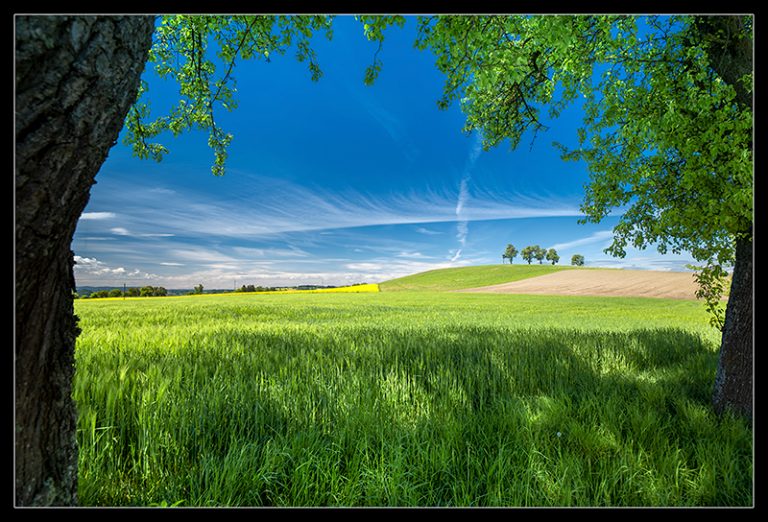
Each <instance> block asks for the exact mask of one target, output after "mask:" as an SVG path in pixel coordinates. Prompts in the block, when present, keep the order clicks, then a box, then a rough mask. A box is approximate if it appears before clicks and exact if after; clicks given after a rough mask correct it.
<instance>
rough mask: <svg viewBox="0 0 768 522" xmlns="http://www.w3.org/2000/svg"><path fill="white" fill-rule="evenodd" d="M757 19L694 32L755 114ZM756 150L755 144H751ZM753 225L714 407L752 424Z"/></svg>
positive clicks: (741, 246)
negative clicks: (752, 27)
mask: <svg viewBox="0 0 768 522" xmlns="http://www.w3.org/2000/svg"><path fill="white" fill-rule="evenodd" d="M752 21H753V17H752V16H751V15H741V16H735V15H726V16H720V15H718V16H697V17H696V18H695V20H694V25H693V27H694V28H695V30H696V31H697V32H698V36H697V38H696V40H697V41H698V42H699V43H700V44H701V45H702V46H703V47H704V49H706V51H707V54H708V55H709V61H710V65H711V66H712V68H713V69H714V71H715V72H717V74H718V76H720V78H722V79H723V81H724V82H726V83H727V84H729V85H732V86H733V88H734V89H735V91H736V102H737V103H738V104H739V105H740V106H741V107H743V108H745V109H749V110H752V109H753V95H752V89H751V88H748V87H747V84H745V83H743V82H742V78H743V77H744V76H745V75H747V74H749V73H752V72H754V63H753V38H754V36H753V34H751V32H749V31H746V28H748V27H749V23H750V22H752ZM749 146H750V148H752V143H750V144H749ZM752 222H753V220H750V221H749V222H745V223H743V224H741V226H742V228H743V229H745V230H748V232H747V233H746V234H744V235H743V237H741V238H739V239H737V241H736V263H735V266H734V271H733V280H732V282H731V294H730V296H729V297H728V306H727V307H726V310H725V325H724V328H723V337H722V342H721V344H720V358H719V361H718V365H717V373H716V374H715V387H714V393H713V397H712V404H713V406H714V409H715V411H716V412H718V413H723V412H725V411H731V412H733V413H737V414H740V415H744V416H745V417H746V418H747V419H749V420H750V421H751V420H752V412H753V389H752V382H753V381H752V374H753V368H754V367H753V362H752V355H753V346H754V345H753V330H752V328H753V327H752V303H753V300H754V295H753V288H752Z"/></svg>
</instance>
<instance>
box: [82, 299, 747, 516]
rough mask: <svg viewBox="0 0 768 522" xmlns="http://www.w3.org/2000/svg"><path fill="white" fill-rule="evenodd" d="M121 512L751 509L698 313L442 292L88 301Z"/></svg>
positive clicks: (105, 480) (88, 472) (738, 448)
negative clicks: (713, 397)
mask: <svg viewBox="0 0 768 522" xmlns="http://www.w3.org/2000/svg"><path fill="white" fill-rule="evenodd" d="M75 311H76V313H77V315H78V316H79V317H80V327H81V328H82V334H81V335H80V337H79V338H78V341H77V348H76V375H75V383H74V391H73V395H74V398H75V401H76V403H77V406H78V410H79V418H78V443H79V448H80V460H79V485H78V495H79V500H80V502H81V504H82V505H91V506H94V505H109V506H123V505H129V506H136V505H138V506H146V505H179V506H750V505H752V502H753V497H752V492H753V489H752V487H753V482H752V462H753V453H752V431H751V429H750V428H749V426H748V425H747V424H746V423H745V422H743V421H742V420H740V419H735V418H730V417H723V418H717V417H716V416H714V415H713V413H712V412H711V410H710V406H709V401H710V393H711V388H712V383H713V378H714V371H715V367H716V363H717V348H718V341H719V336H718V335H717V333H718V332H717V331H716V330H714V329H712V328H711V327H710V326H709V325H708V323H707V316H706V314H705V312H704V310H703V306H702V305H701V303H699V302H695V301H685V300H666V299H648V298H635V299H630V298H596V297H565V296H535V295H530V296H523V295H484V294H455V293H449V292H434V291H431V292H430V291H410V292H383V293H349V294H344V293H315V294H264V295H243V294H241V295H222V296H216V295H203V296H190V297H178V298H144V299H141V298H138V299H125V300H85V301H83V300H79V301H76V303H75Z"/></svg>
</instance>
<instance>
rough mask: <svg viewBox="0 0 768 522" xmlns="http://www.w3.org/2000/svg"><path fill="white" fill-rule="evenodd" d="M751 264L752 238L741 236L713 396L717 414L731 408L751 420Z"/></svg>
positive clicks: (752, 295)
mask: <svg viewBox="0 0 768 522" xmlns="http://www.w3.org/2000/svg"><path fill="white" fill-rule="evenodd" d="M752 268H753V265H752V239H751V238H750V239H741V240H739V241H737V242H736V264H735V266H734V270H733V280H732V282H731V294H730V295H729V296H728V306H727V307H726V309H725V327H724V328H723V338H722V343H721V344H720V356H719V360H718V364H717V373H716V374H715V389H714V393H713V396H712V404H713V406H714V409H715V411H716V412H717V413H718V414H722V413H724V412H725V411H731V412H733V413H736V414H738V415H743V416H745V417H746V418H747V419H748V420H750V421H751V420H752V412H753V407H754V399H753V393H752V392H753V388H752V382H753V381H752V374H753V371H754V367H753V359H752V356H753V354H752V351H753V346H754V343H753V331H752V302H753V299H754V289H753V285H752V283H753V281H752Z"/></svg>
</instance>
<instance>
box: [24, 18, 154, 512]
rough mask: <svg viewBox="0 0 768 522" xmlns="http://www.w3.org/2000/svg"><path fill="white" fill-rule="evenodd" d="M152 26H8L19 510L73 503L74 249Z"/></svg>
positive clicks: (73, 21) (64, 21)
mask: <svg viewBox="0 0 768 522" xmlns="http://www.w3.org/2000/svg"><path fill="white" fill-rule="evenodd" d="M153 28H154V20H153V18H152V17H145V16H141V17H131V16H122V17H117V16H84V17H70V16H17V17H16V19H15V29H16V62H15V72H16V102H15V111H16V119H15V126H16V139H15V141H16V157H15V160H16V165H15V170H16V172H15V175H16V177H15V188H16V196H15V198H16V201H15V203H16V214H15V230H16V252H15V276H16V282H15V285H16V286H15V290H16V293H15V295H16V330H15V340H16V353H15V355H16V357H15V375H14V377H15V405H16V406H15V470H16V504H17V505H24V506H26V505H71V504H75V503H76V502H77V446H76V438H75V435H76V431H75V428H76V412H75V406H74V403H73V401H72V397H71V384H72V376H73V373H74V368H73V360H74V348H75V338H76V337H77V334H78V333H79V330H78V328H77V318H76V317H75V316H74V311H73V306H72V292H73V291H74V288H75V281H74V274H73V269H72V268H73V265H74V260H73V255H72V251H71V250H70V246H71V243H72V236H73V234H74V232H75V227H76V225H77V220H78V218H79V217H80V214H81V213H82V211H83V209H84V208H85V205H86V203H87V202H88V197H89V191H90V187H91V185H92V184H93V183H94V178H95V176H96V173H97V172H98V170H99V168H100V167H101V165H102V163H103V162H104V160H105V159H106V157H107V152H108V151H109V149H110V147H111V146H112V145H113V144H114V143H115V140H116V139H117V137H118V134H119V132H120V129H121V128H122V125H123V120H124V119H125V115H126V113H127V111H128V109H129V107H130V105H131V104H132V103H133V101H134V100H135V97H136V93H137V89H138V86H139V80H140V77H141V73H142V71H143V68H144V64H145V62H146V58H147V52H148V50H149V47H150V45H151V35H152V31H153Z"/></svg>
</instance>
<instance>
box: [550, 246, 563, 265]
mask: <svg viewBox="0 0 768 522" xmlns="http://www.w3.org/2000/svg"><path fill="white" fill-rule="evenodd" d="M547 261H552V264H553V265H554V264H555V263H557V262H558V261H560V256H559V255H557V250H555V249H554V248H550V249H549V250H547Z"/></svg>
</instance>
